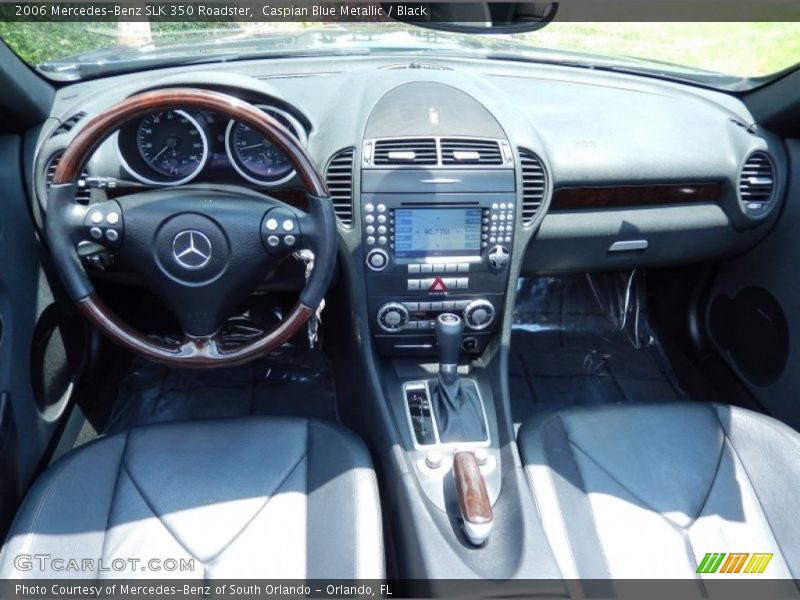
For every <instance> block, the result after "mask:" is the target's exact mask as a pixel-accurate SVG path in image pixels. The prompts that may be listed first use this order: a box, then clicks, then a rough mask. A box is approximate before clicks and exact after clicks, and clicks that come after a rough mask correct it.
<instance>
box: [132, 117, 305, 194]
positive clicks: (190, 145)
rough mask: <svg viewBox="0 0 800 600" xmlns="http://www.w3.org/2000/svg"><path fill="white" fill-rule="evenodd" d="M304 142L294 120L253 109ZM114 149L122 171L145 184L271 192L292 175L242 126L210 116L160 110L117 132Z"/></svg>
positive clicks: (285, 162)
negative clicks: (214, 184) (246, 186)
mask: <svg viewBox="0 0 800 600" xmlns="http://www.w3.org/2000/svg"><path fill="white" fill-rule="evenodd" d="M256 106H257V107H258V108H259V109H261V110H262V111H264V112H265V113H267V114H269V115H270V116H272V117H273V118H275V119H276V120H277V121H278V122H279V123H280V124H281V125H283V126H284V127H285V128H286V129H288V130H289V132H291V133H292V134H293V135H294V136H295V137H296V138H297V139H298V140H299V141H300V143H301V144H303V145H305V144H306V140H307V134H306V130H305V128H304V127H303V125H302V124H301V123H300V121H299V119H298V118H297V117H295V116H294V115H293V114H292V113H291V112H289V111H288V110H286V109H283V108H280V107H277V106H273V105H266V104H259V105H256ZM117 150H118V153H119V159H120V163H121V164H122V166H123V168H124V169H125V170H126V171H128V172H129V173H130V175H132V176H133V177H134V178H136V179H137V180H139V181H140V182H141V183H144V184H147V185H158V186H161V185H166V186H169V185H182V184H185V183H188V182H189V181H192V180H195V179H198V180H204V179H205V180H214V181H219V180H227V181H231V182H236V181H237V180H238V181H239V182H241V180H242V179H244V180H246V181H247V182H249V183H251V184H254V185H256V186H259V187H277V186H281V185H283V184H285V183H288V182H289V181H291V180H292V178H293V177H294V176H295V171H294V168H293V167H292V165H291V163H290V162H289V159H288V158H287V157H286V155H285V154H284V153H283V152H282V151H280V150H279V149H278V148H277V147H275V146H274V145H273V144H272V143H271V142H270V141H269V140H267V139H266V138H264V136H263V135H261V134H260V133H259V132H257V131H256V130H255V129H253V128H251V127H250V126H249V125H247V124H245V123H241V122H238V121H234V120H231V119H228V118H223V117H221V116H220V115H217V114H215V113H210V112H196V111H186V110H180V109H171V110H161V111H156V112H153V113H150V114H148V115H146V116H144V117H143V118H141V119H139V120H138V121H135V122H133V123H131V124H129V125H126V126H125V127H123V128H121V129H120V131H119V133H118V135H117Z"/></svg>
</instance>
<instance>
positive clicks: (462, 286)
mask: <svg viewBox="0 0 800 600" xmlns="http://www.w3.org/2000/svg"><path fill="white" fill-rule="evenodd" d="M467 288H469V277H459V278H458V279H456V289H457V290H466V289H467Z"/></svg>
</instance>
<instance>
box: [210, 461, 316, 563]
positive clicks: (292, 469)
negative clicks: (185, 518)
mask: <svg viewBox="0 0 800 600" xmlns="http://www.w3.org/2000/svg"><path fill="white" fill-rule="evenodd" d="M307 457H308V450H306V451H305V452H303V454H302V455H301V456H300V458H299V459H297V462H296V463H294V466H293V467H292V468H291V469H289V472H288V473H287V474H286V476H285V477H284V478H283V479H282V480H281V481H280V483H278V485H277V486H276V487H275V489H274V490H272V491H271V492H270V493H269V494H268V495H267V498H266V499H265V500H264V504H262V505H261V508H259V509H258V510H257V511H256V513H255V514H254V515H253V516H252V518H251V519H250V520H248V521H247V523H245V524H244V526H243V527H242V528H241V529H240V530H239V531H238V533H237V534H236V535H234V536H233V537H232V538H231V539H230V540H229V541H228V542H227V543H226V544H225V545H224V546H223V547H222V548H220V550H219V551H218V552H217V553H216V554H214V555H213V556H211V557H210V558H209V559H208V561H207V562H209V563H210V562H213V561H215V560H216V559H217V558H219V557H220V556H221V555H222V554H224V552H225V551H226V550H227V549H228V548H230V547H231V546H232V545H233V543H234V542H235V541H236V540H237V539H239V536H241V535H242V533H244V531H245V529H247V528H248V527H250V525H252V524H253V521H255V520H256V519H257V518H258V516H259V515H260V514H261V513H262V512H264V509H265V508H266V507H267V505H268V504H269V503H270V502H271V501H272V499H273V498H274V497H275V495H276V494H277V493H278V492H279V491H280V490H281V488H282V487H283V486H284V485H285V484H286V482H287V481H288V480H289V478H290V477H291V476H292V474H293V473H294V472H295V471H296V470H297V467H299V466H300V465H301V464H302V463H303V461H304V460H305V459H306V458H307Z"/></svg>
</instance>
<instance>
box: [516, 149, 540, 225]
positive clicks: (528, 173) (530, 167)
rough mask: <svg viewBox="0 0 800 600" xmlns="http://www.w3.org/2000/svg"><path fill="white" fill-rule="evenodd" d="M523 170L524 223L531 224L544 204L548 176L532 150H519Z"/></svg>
mask: <svg viewBox="0 0 800 600" xmlns="http://www.w3.org/2000/svg"><path fill="white" fill-rule="evenodd" d="M518 150H519V161H520V166H521V169H522V222H523V223H524V224H526V225H527V224H529V223H530V222H531V221H533V218H534V217H535V216H536V213H538V212H539V209H540V208H541V207H542V202H544V192H545V189H546V188H547V175H546V174H545V171H544V165H543V164H542V160H541V159H540V158H539V157H538V156H536V155H535V154H534V153H533V152H531V151H530V150H526V149H524V148H519V149H518Z"/></svg>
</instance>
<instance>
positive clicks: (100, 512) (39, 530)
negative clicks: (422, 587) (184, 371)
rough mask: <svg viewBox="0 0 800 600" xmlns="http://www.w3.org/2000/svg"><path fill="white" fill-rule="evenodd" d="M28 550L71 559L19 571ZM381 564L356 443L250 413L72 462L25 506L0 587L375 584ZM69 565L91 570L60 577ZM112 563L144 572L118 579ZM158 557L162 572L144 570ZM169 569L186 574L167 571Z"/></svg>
mask: <svg viewBox="0 0 800 600" xmlns="http://www.w3.org/2000/svg"><path fill="white" fill-rule="evenodd" d="M23 554H28V555H33V554H48V555H50V556H51V557H52V559H56V558H60V559H63V562H62V563H57V564H56V563H55V562H54V560H51V561H49V562H48V563H47V565H46V568H44V569H40V568H39V565H38V564H37V563H36V562H34V566H33V568H32V569H31V570H25V568H26V567H25V565H24V564H22V565H21V566H22V570H20V568H18V567H20V564H19V561H18V560H17V561H15V557H16V556H18V555H23ZM383 556H384V554H383V543H382V528H381V514H380V504H379V501H378V489H377V485H376V480H375V474H374V471H373V469H372V465H371V462H370V458H369V455H368V453H367V451H366V449H365V447H364V445H363V444H362V442H361V441H360V440H359V439H358V438H357V437H356V436H354V435H352V434H351V433H349V432H347V431H344V430H342V429H340V428H338V427H334V426H332V425H328V424H323V423H319V422H313V421H306V420H302V419H288V418H287V419H282V418H255V417H254V418H245V419H231V420H217V421H210V420H209V421H198V422H185V423H170V424H161V425H152V426H147V427H141V428H136V429H133V430H131V431H129V432H126V433H121V434H117V435H113V436H110V437H106V438H100V439H98V440H96V441H94V442H93V443H91V444H87V445H86V446H83V447H81V448H78V449H77V450H75V451H73V452H71V453H70V454H68V455H67V456H65V457H64V458H63V459H61V460H59V461H58V462H57V463H56V464H54V465H53V466H52V467H51V468H50V469H48V470H47V471H46V472H45V473H44V474H43V475H42V476H41V477H40V478H39V479H38V481H36V483H35V484H34V486H33V487H32V489H31V491H30V493H29V494H28V496H27V498H26V499H25V501H24V503H23V505H22V508H21V510H20V511H19V513H18V515H17V518H16V520H15V522H14V524H13V526H12V529H11V532H10V534H9V536H8V538H7V541H6V544H5V546H4V549H3V554H2V557H0V577H2V578H16V577H48V576H49V577H54V578H63V577H126V578H129V577H145V578H153V577H164V576H166V577H189V578H205V579H219V578H234V577H238V578H242V577H244V578H280V579H286V578H348V579H350V578H381V577H383V575H384V563H383ZM73 558H75V559H78V561H79V562H78V563H77V564H81V565H82V564H83V563H81V562H80V561H82V560H83V559H89V560H93V561H94V563H93V566H90V567H88V568H87V567H83V566H82V567H81V570H80V571H77V572H75V571H65V570H64V569H65V567H66V566H68V563H67V562H66V561H68V560H69V559H73ZM114 559H122V560H123V561H130V559H138V560H139V561H141V562H139V563H138V564H137V565H136V566H135V567H133V566H132V564H126V566H125V568H124V569H121V570H119V569H116V567H114V566H113V562H112V561H114ZM150 559H156V560H160V561H162V562H161V563H154V564H153V565H152V566H155V567H156V568H158V567H159V565H160V568H161V569H162V570H161V571H158V572H153V571H142V570H141V569H142V566H145V567H146V568H147V567H150V566H151V565H149V560H150ZM166 559H172V560H175V561H181V560H183V561H184V563H183V565H184V566H183V567H182V566H181V563H180V562H178V563H177V565H178V566H177V569H178V570H177V571H170V572H166V571H164V570H163V569H164V568H165V567H170V568H171V567H174V566H175V565H174V564H173V563H164V562H163V561H165V560H166ZM101 560H102V563H101V562H100V561H101ZM15 562H16V563H17V564H15ZM121 564H122V563H120V562H119V561H118V562H117V566H120V565H121ZM103 565H104V566H105V567H107V568H111V570H110V571H103V572H101V571H99V569H100V567H101V566H103ZM53 567H55V569H53ZM182 568H183V571H181V569H182Z"/></svg>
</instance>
